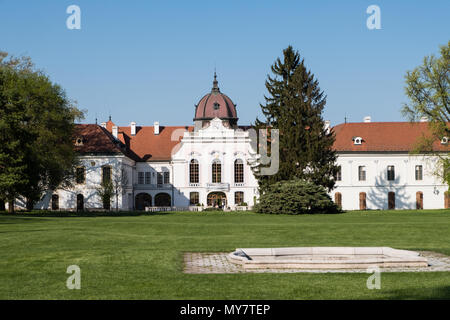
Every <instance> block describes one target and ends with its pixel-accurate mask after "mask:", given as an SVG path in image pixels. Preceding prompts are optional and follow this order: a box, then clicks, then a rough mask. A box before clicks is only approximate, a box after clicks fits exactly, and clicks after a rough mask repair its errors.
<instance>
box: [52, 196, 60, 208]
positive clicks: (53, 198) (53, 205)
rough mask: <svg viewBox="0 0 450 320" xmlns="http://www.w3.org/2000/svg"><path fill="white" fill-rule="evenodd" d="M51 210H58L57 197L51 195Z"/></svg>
mask: <svg viewBox="0 0 450 320" xmlns="http://www.w3.org/2000/svg"><path fill="white" fill-rule="evenodd" d="M52 210H59V196H58V195H57V194H52Z"/></svg>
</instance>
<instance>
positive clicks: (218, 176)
mask: <svg viewBox="0 0 450 320" xmlns="http://www.w3.org/2000/svg"><path fill="white" fill-rule="evenodd" d="M212 182H213V183H221V182H222V165H221V163H220V161H218V160H215V161H214V162H213V164H212Z"/></svg>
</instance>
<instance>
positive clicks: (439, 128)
mask: <svg viewBox="0 0 450 320" xmlns="http://www.w3.org/2000/svg"><path fill="white" fill-rule="evenodd" d="M449 71H450V41H449V42H448V43H447V45H444V46H441V47H440V56H439V57H435V56H434V55H430V56H426V57H425V58H424V59H423V63H422V65H420V66H418V67H416V68H415V69H414V70H412V71H408V72H407V73H406V75H405V80H406V86H405V93H406V96H407V97H408V98H409V103H405V104H404V106H403V108H402V112H403V114H404V115H405V116H407V117H408V118H409V119H410V120H411V121H417V120H419V119H420V118H422V117H426V118H427V120H428V124H429V128H430V132H431V135H427V136H426V135H424V136H422V138H421V139H420V140H419V141H418V142H417V145H416V148H415V150H413V152H414V153H423V152H430V153H432V154H434V155H437V156H438V157H439V161H440V164H441V166H440V168H439V169H438V170H437V171H436V172H435V174H436V175H438V176H441V177H442V178H443V180H444V181H446V182H447V184H449V185H450V160H449V157H448V150H447V152H444V153H443V152H433V148H432V145H433V143H434V142H435V141H436V139H438V140H442V139H443V138H444V137H446V138H450V126H449V123H450V105H449V97H450V92H449V88H450V86H449ZM442 167H443V168H442ZM442 169H443V170H442Z"/></svg>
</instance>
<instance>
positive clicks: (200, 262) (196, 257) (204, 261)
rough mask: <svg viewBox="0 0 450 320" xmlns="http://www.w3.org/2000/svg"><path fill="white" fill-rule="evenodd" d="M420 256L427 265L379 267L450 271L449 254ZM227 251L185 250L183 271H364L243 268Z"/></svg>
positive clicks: (355, 270)
mask: <svg viewBox="0 0 450 320" xmlns="http://www.w3.org/2000/svg"><path fill="white" fill-rule="evenodd" d="M418 252H419V253H420V255H421V256H423V257H425V258H427V259H428V264H429V266H428V267H420V268H419V267H411V268H381V269H380V270H381V272H436V271H450V256H446V255H443V254H441V253H437V252H431V251H418ZM227 255H228V252H203V253H200V252H187V253H185V254H184V273H197V274H201V273H243V272H253V273H261V272H268V273H297V272H313V273H349V272H359V273H366V269H340V270H305V269H256V270H248V269H247V270H245V269H243V268H242V267H241V266H240V265H238V264H234V263H231V262H229V261H228V260H227Z"/></svg>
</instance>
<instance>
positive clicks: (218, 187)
mask: <svg viewBox="0 0 450 320" xmlns="http://www.w3.org/2000/svg"><path fill="white" fill-rule="evenodd" d="M206 188H207V189H208V191H209V190H213V191H229V190H230V184H229V183H225V182H220V183H207V184H206Z"/></svg>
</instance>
